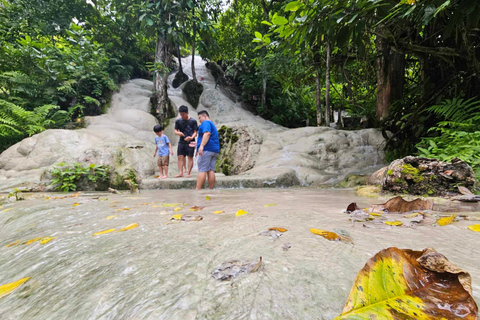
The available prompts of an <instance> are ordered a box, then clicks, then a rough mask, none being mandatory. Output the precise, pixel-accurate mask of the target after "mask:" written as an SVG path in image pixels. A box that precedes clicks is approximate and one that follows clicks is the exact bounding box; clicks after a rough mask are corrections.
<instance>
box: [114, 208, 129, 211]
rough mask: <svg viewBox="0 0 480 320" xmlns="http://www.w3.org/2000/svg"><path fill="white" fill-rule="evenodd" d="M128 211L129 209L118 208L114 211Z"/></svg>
mask: <svg viewBox="0 0 480 320" xmlns="http://www.w3.org/2000/svg"><path fill="white" fill-rule="evenodd" d="M128 210H130V208H118V209H115V211H128Z"/></svg>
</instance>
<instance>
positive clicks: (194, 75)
mask: <svg viewBox="0 0 480 320" xmlns="http://www.w3.org/2000/svg"><path fill="white" fill-rule="evenodd" d="M194 15H195V7H193V8H192V20H193V25H192V30H193V41H192V78H193V81H195V82H197V75H196V74H195V40H196V39H195V37H196V36H197V29H196V28H197V24H196V22H195V16H194Z"/></svg>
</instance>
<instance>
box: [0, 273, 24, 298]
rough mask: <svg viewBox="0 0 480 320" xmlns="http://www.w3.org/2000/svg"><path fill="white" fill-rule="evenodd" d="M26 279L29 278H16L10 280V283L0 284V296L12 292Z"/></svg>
mask: <svg viewBox="0 0 480 320" xmlns="http://www.w3.org/2000/svg"><path fill="white" fill-rule="evenodd" d="M28 280H30V277H26V278H23V279H20V280H17V281H15V282H11V283H7V284H4V285H1V286H0V298H3V297H5V296H6V295H8V294H10V293H12V292H13V291H15V289H17V288H18V287H20V286H21V285H22V284H24V283H25V282H27V281H28Z"/></svg>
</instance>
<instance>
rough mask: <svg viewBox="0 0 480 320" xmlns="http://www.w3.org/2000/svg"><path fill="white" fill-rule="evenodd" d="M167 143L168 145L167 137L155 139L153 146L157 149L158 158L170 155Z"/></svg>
mask: <svg viewBox="0 0 480 320" xmlns="http://www.w3.org/2000/svg"><path fill="white" fill-rule="evenodd" d="M169 143H170V140H168V137H167V136H166V135H164V134H162V136H161V137H159V136H156V137H155V144H156V145H157V147H158V152H157V155H158V156H159V157H164V156H168V154H169V153H170V148H169V147H168V144H169Z"/></svg>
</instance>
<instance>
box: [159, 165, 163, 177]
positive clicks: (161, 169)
mask: <svg viewBox="0 0 480 320" xmlns="http://www.w3.org/2000/svg"><path fill="white" fill-rule="evenodd" d="M158 171H160V176H159V177H158V179H161V178H162V177H163V167H162V166H158Z"/></svg>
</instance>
